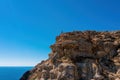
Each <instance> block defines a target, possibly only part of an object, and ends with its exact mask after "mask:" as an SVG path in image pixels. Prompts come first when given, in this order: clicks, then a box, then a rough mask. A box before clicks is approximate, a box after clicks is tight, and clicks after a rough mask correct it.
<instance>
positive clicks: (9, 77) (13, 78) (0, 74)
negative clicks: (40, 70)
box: [0, 67, 33, 80]
mask: <svg viewBox="0 0 120 80" xmlns="http://www.w3.org/2000/svg"><path fill="white" fill-rule="evenodd" d="M32 68H33V67H0V80H19V79H20V77H21V76H22V75H23V74H24V73H25V72H26V71H28V70H31V69H32Z"/></svg>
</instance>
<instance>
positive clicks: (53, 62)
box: [20, 31, 120, 80]
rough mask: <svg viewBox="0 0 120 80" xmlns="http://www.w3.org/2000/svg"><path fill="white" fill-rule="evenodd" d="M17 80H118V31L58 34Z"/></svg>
mask: <svg viewBox="0 0 120 80" xmlns="http://www.w3.org/2000/svg"><path fill="white" fill-rule="evenodd" d="M50 47H51V49H52V52H51V53H50V54H49V59H48V60H46V61H42V62H41V63H39V64H38V65H36V66H35V67H34V68H33V69H32V70H31V71H27V72H26V73H25V74H24V75H23V76H22V77H21V79H20V80H120V31H116V32H96V31H84V32H81V31H74V32H67V33H62V34H61V35H59V36H57V37H56V42H55V44H53V45H51V46H50Z"/></svg>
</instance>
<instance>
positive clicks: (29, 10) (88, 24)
mask: <svg viewBox="0 0 120 80" xmlns="http://www.w3.org/2000/svg"><path fill="white" fill-rule="evenodd" d="M75 30H77V31H79V30H80V31H84V30H96V31H116V30H120V0H0V66H34V65H36V64H37V63H39V62H41V60H46V59H47V58H48V54H49V53H50V52H51V49H50V48H49V46H50V45H51V44H54V43H55V37H56V36H58V35H59V34H60V33H61V32H69V31H75Z"/></svg>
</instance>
